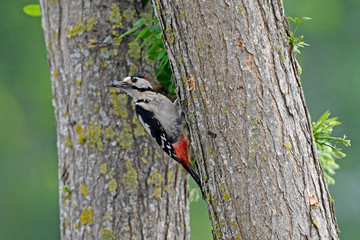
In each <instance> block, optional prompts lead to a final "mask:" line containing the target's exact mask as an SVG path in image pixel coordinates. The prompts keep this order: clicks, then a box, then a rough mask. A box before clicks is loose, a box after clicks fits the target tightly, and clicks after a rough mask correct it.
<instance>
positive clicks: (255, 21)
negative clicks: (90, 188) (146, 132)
mask: <svg viewBox="0 0 360 240" xmlns="http://www.w3.org/2000/svg"><path fill="white" fill-rule="evenodd" d="M153 4H154V6H155V10H156V14H157V16H158V18H159V22H160V25H161V27H162V29H163V33H164V34H163V39H164V42H165V47H166V49H167V51H168V55H169V59H170V62H171V65H172V68H173V72H174V76H175V81H176V83H177V85H178V87H177V92H178V95H179V98H180V99H181V104H182V108H183V110H184V112H185V115H186V120H187V124H188V127H189V132H190V142H191V146H192V149H193V151H194V154H195V159H196V162H197V165H198V169H199V173H200V175H201V178H202V183H203V188H204V190H205V192H206V193H205V194H206V202H207V207H208V211H209V218H210V221H211V225H212V231H213V236H214V239H324V240H325V239H339V236H338V234H339V231H338V228H337V222H336V218H335V213H334V207H333V202H332V199H331V196H330V194H329V191H328V187H327V184H326V182H325V179H324V176H323V173H322V168H321V165H320V163H319V159H318V155H317V150H316V145H315V143H314V139H313V136H312V129H311V123H310V119H309V116H308V110H307V107H306V103H305V99H304V94H303V90H302V87H301V83H300V78H299V73H298V68H297V63H296V60H295V57H294V54H293V52H292V48H291V46H289V42H288V40H287V39H286V37H287V36H288V34H289V26H288V21H287V19H286V16H285V13H284V9H283V5H282V2H281V1H249V0H242V1H239V0H237V1H235V0H220V1H201V0H194V1H189V0H177V1H174V0H160V1H155V0H153Z"/></svg>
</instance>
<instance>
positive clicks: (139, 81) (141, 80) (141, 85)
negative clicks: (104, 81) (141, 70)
mask: <svg viewBox="0 0 360 240" xmlns="http://www.w3.org/2000/svg"><path fill="white" fill-rule="evenodd" d="M108 86H109V87H117V88H121V89H123V90H125V91H126V90H130V89H136V90H139V91H147V90H150V89H152V87H151V84H150V82H149V81H148V80H147V79H146V78H145V77H144V76H140V75H133V76H130V77H126V78H124V79H123V80H122V81H118V82H111V83H108Z"/></svg>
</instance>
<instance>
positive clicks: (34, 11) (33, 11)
mask: <svg viewBox="0 0 360 240" xmlns="http://www.w3.org/2000/svg"><path fill="white" fill-rule="evenodd" d="M23 11H24V13H25V14H26V15H28V16H31V17H41V10H40V5H39V4H29V5H26V6H25V7H24V8H23Z"/></svg>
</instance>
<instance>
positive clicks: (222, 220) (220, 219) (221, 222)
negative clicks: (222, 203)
mask: <svg viewBox="0 0 360 240" xmlns="http://www.w3.org/2000/svg"><path fill="white" fill-rule="evenodd" d="M219 224H220V227H223V226H224V225H225V220H224V219H222V218H219Z"/></svg>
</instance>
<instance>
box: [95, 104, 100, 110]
mask: <svg viewBox="0 0 360 240" xmlns="http://www.w3.org/2000/svg"><path fill="white" fill-rule="evenodd" d="M99 108H100V106H99V104H98V103H95V104H94V112H98V111H99Z"/></svg>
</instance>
